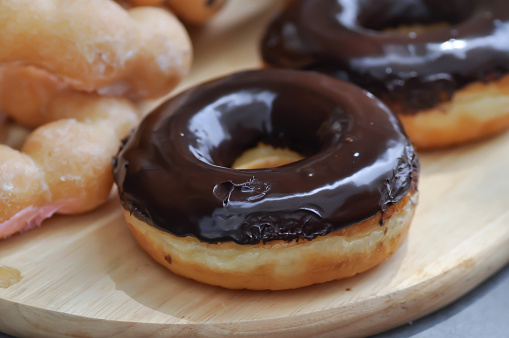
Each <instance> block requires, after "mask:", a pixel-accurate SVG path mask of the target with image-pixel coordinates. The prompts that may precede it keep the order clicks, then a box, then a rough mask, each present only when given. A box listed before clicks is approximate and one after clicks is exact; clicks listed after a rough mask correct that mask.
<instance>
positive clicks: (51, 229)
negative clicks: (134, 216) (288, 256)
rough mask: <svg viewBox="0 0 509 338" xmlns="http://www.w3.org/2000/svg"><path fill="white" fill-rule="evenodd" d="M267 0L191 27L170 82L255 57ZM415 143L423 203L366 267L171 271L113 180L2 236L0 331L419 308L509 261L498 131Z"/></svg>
mask: <svg viewBox="0 0 509 338" xmlns="http://www.w3.org/2000/svg"><path fill="white" fill-rule="evenodd" d="M277 7H278V5H277V4H276V3H275V2H274V1H272V0H264V1H261V0H259V1H248V0H235V1H230V3H229V5H228V7H227V8H226V9H225V11H224V12H222V13H221V14H220V15H219V16H217V17H216V18H215V19H214V20H213V21H212V23H211V25H210V26H208V27H207V28H203V29H195V30H193V31H192V35H193V38H194V39H195V53H196V58H195V60H196V61H195V64H194V68H193V72H192V74H191V76H190V77H189V78H188V79H187V80H186V81H185V83H184V84H183V85H182V86H181V87H180V89H179V90H181V89H183V88H186V87H188V86H190V85H192V84H195V83H198V82H201V81H203V80H206V79H210V78H213V77H216V76H219V75H222V74H226V73H229V72H232V71H236V70H240V69H247V68H256V67H258V66H259V65H260V60H259V57H258V52H257V49H258V40H259V38H260V36H261V33H262V31H263V27H264V26H265V25H266V23H267V21H268V20H269V19H270V18H271V16H272V15H273V14H274V12H275V11H276V10H277ZM154 104H155V103H150V104H147V105H146V107H145V108H146V109H148V108H150V107H152V106H153V105H154ZM420 155H421V156H420V158H421V164H422V171H421V180H420V185H419V189H420V204H419V206H418V209H417V214H416V216H415V219H414V222H413V224H412V228H411V230H410V234H409V237H408V239H407V241H406V242H405V244H404V245H403V247H402V248H401V249H400V250H399V251H398V252H397V253H396V254H395V255H394V256H393V258H392V259H391V260H389V261H386V262H384V263H383V264H381V265H380V266H378V267H376V268H375V269H373V270H371V271H368V272H366V273H363V274H361V275H358V276H356V277H354V278H351V279H347V280H342V281H335V282H329V283H325V284H321V285H315V286H311V287H307V288H302V289H298V290H291V291H278V292H269V291H262V292H260V291H231V290H225V289H222V288H219V287H212V286H207V285H202V284H199V283H197V282H194V281H191V280H187V279H184V278H181V277H178V276H175V275H173V274H172V273H170V272H169V271H167V270H166V269H164V268H162V267H160V266H159V265H158V264H157V263H155V262H153V261H152V260H151V259H150V258H149V257H148V256H147V255H146V254H145V253H144V252H143V251H142V250H141V249H140V248H139V247H138V246H137V244H136V242H135V240H134V239H133V238H132V236H131V234H130V232H129V230H128V229H127V227H126V224H125V222H124V219H123V216H122V211H121V208H120V205H119V203H118V202H117V199H116V195H115V193H114V192H113V193H112V197H111V199H110V201H109V202H108V203H107V204H106V205H104V206H102V207H101V208H99V209H98V210H96V211H94V212H91V213H88V214H84V215H80V216H56V217H54V218H52V219H50V220H48V221H46V222H45V223H44V224H43V226H42V227H41V228H39V229H35V230H32V231H29V232H27V233H23V234H20V235H16V236H13V237H12V238H10V239H7V240H4V241H2V242H0V266H4V267H10V268H14V269H16V270H19V271H20V274H21V279H20V280H19V282H17V283H14V284H13V285H11V286H10V287H8V288H0V331H2V332H5V333H9V334H12V335H16V336H41V337H46V336H94V337H96V336H97V337H99V336H105V337H112V336H128V335H131V336H150V335H163V334H164V335H185V336H207V337H209V336H217V335H226V334H238V335H265V336H274V337H276V336H277V337H285V336H287V337H289V336H292V337H295V336H306V335H313V336H316V335H324V336H335V337H337V336H364V335H368V334H373V333H376V332H381V331H384V330H387V329H389V328H392V327H395V326H398V325H400V324H403V323H405V322H407V321H410V320H414V319H416V318H418V317H421V316H424V315H426V314H427V313H429V312H431V311H433V310H435V309H437V308H439V307H441V306H444V305H446V304H447V303H449V302H451V301H453V300H454V299H456V298H458V297H460V296H461V295H463V294H464V293H466V292H467V291H469V290H470V289H471V288H473V287H474V286H476V285H478V284H479V283H480V282H481V281H483V280H484V279H486V278H487V277H489V276H490V275H491V274H493V273H494V272H495V271H497V270H498V269H499V268H500V267H502V266H503V265H504V264H505V263H507V262H508V261H509V193H508V192H509V178H508V173H509V156H508V155H509V133H504V134H502V135H499V136H497V137H494V138H491V139H489V140H486V141H483V142H480V143H476V144H471V145H467V146H463V147H459V148H454V149H448V150H446V151H440V152H433V153H425V154H420ZM10 271H12V270H10ZM0 278H2V277H1V273H0Z"/></svg>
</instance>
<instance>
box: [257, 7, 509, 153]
mask: <svg viewBox="0 0 509 338" xmlns="http://www.w3.org/2000/svg"><path fill="white" fill-rule="evenodd" d="M416 24H417V25H422V26H421V27H415V26H414V27H412V25H416ZM405 26H406V29H405ZM426 26H428V27H426ZM508 41H509V2H508V1H505V0H454V1H441V0H401V1H392V0H313V1H309V0H296V1H294V2H292V3H291V4H290V5H289V7H288V8H287V9H286V10H285V11H284V12H283V13H282V14H281V15H280V16H279V17H278V18H276V19H275V20H274V21H273V22H272V23H271V25H270V26H269V27H268V29H267V32H266V34H265V36H264V38H263V41H262V56H263V59H264V60H265V62H266V63H267V64H268V65H271V66H276V67H283V68H300V69H308V70H316V71H320V72H324V73H327V74H330V75H333V76H334V77H337V78H339V79H343V80H346V81H350V82H353V83H355V84H357V85H359V86H361V87H362V88H364V89H366V90H368V91H370V92H372V93H373V94H375V95H376V96H377V97H378V98H379V99H381V100H382V101H383V102H384V103H385V104H387V105H388V106H389V107H390V108H391V109H392V110H393V111H394V112H396V113H398V114H400V115H402V116H403V117H408V116H410V115H415V114H418V113H421V112H422V111H426V110H428V109H431V108H436V107H437V105H440V104H444V103H447V102H450V101H451V99H452V98H453V96H454V94H455V93H457V91H458V90H460V89H462V88H464V87H465V86H467V85H469V84H472V83H474V82H480V83H481V84H486V83H491V82H493V81H497V80H499V79H501V78H502V77H504V76H506V75H507V73H508V72H509V44H508ZM506 82H509V79H506V80H505V81H504V86H509V84H507V83H506ZM508 90H509V89H506V91H505V92H504V94H505V95H506V96H507V95H508V94H509V91H508ZM446 108H448V107H446ZM446 108H444V107H440V109H441V111H442V114H443V113H444V111H445V110H447V109H446ZM487 110H491V108H487ZM506 112H507V113H509V109H507V110H506ZM505 120H507V119H505ZM505 120H504V122H503V124H507V123H506V122H507V121H505ZM403 122H404V124H405V127H406V123H405V122H406V121H405V120H403ZM499 122H500V121H499ZM499 124H500V123H499ZM462 127H465V126H462ZM411 131H412V132H410V131H409V134H410V136H411V137H412V136H413V135H412V134H413V130H411ZM475 137H476V136H472V137H470V138H475ZM414 141H416V140H415V139H414ZM462 141H463V140H459V141H458V142H462ZM458 142H454V141H452V142H449V141H447V142H445V143H448V144H453V143H458ZM416 143H417V146H418V147H420V143H421V142H420V139H417V142H416ZM436 145H438V146H440V142H437V144H436ZM446 145H447V144H446ZM424 146H425V147H426V146H427V145H426V144H424ZM430 146H433V144H431V145H430Z"/></svg>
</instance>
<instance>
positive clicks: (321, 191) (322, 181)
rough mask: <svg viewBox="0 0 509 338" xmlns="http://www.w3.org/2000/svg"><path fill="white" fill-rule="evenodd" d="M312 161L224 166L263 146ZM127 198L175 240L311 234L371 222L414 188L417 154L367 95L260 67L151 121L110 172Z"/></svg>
mask: <svg viewBox="0 0 509 338" xmlns="http://www.w3.org/2000/svg"><path fill="white" fill-rule="evenodd" d="M260 141H263V142H265V143H269V144H272V145H274V146H285V147H289V148H291V149H293V150H296V151H298V152H300V153H301V154H303V155H305V156H306V158H305V159H303V160H300V161H297V162H294V163H291V164H287V165H284V166H281V167H275V168H267V169H256V170H236V169H232V168H230V167H229V166H231V164H232V163H233V162H234V160H235V159H236V158H237V157H238V156H239V155H240V154H241V153H242V152H243V151H244V150H246V149H248V148H250V147H253V146H255V145H256V144H257V143H258V142H260ZM114 175H115V182H116V184H117V185H118V188H119V194H120V199H121V201H122V203H123V205H124V207H125V208H126V209H127V210H130V211H131V212H132V213H133V214H134V215H135V216H136V217H137V218H139V219H140V220H142V221H145V222H147V223H148V224H150V225H152V226H155V227H157V228H159V229H161V230H164V231H167V232H169V233H172V234H174V235H176V236H187V235H191V236H195V237H197V238H199V239H200V240H202V241H205V242H209V243H216V242H222V241H234V242H236V243H240V244H254V243H258V242H260V241H272V240H287V241H291V240H293V239H301V238H305V239H312V238H315V237H316V236H319V235H325V234H328V233H330V232H331V231H334V230H337V229H341V228H343V227H347V226H350V225H353V224H355V223H358V222H360V221H363V220H365V219H368V218H370V217H372V216H373V215H375V214H377V213H378V212H380V211H384V210H385V208H386V207H387V205H390V204H394V203H396V202H397V201H399V200H400V199H401V198H402V197H403V196H404V195H405V194H406V193H407V192H408V191H409V189H412V188H415V184H416V179H417V159H416V156H415V153H414V149H413V147H412V145H411V144H410V143H409V141H408V140H407V138H406V135H405V134H404V132H403V131H402V128H401V126H400V124H399V121H398V120H397V119H396V118H395V117H394V116H393V115H392V113H390V112H389V111H388V110H387V108H386V107H385V106H383V105H382V104H381V103H380V102H379V101H378V100H376V99H374V98H373V97H372V96H371V95H368V94H366V92H364V91H362V90H360V89H359V88H357V87H355V86H353V85H350V84H348V83H345V82H342V81H338V80H336V79H333V78H331V77H328V76H324V75H320V74H318V73H313V72H300V71H289V70H262V71H252V72H245V73H238V74H235V75H232V76H229V77H226V78H223V79H219V80H215V81H212V82H209V83H206V84H203V85H201V86H198V87H196V88H194V89H191V90H189V91H187V92H185V93H183V94H181V95H178V96H177V97H175V98H173V99H171V100H170V101H167V102H166V103H164V104H163V105H161V106H160V107H159V108H157V109H156V110H155V111H154V112H152V113H151V114H150V115H148V116H147V117H146V118H145V119H144V121H143V122H142V123H141V125H140V126H139V128H138V129H137V130H136V131H135V133H134V134H133V135H132V136H131V138H130V139H129V140H128V142H127V143H126V144H125V145H124V146H123V148H122V149H121V151H120V152H119V154H118V156H117V158H116V160H115V165H114Z"/></svg>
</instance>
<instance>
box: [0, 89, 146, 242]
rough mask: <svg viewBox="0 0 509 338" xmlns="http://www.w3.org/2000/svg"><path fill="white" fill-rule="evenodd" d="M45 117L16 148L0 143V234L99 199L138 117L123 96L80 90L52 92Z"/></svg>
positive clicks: (83, 209) (85, 208)
mask: <svg viewBox="0 0 509 338" xmlns="http://www.w3.org/2000/svg"><path fill="white" fill-rule="evenodd" d="M47 119H48V120H47V121H46V122H47V123H45V124H44V125H42V126H40V127H39V128H37V129H35V130H34V131H33V132H32V133H31V134H30V135H29V136H28V138H27V139H26V141H25V142H24V144H23V146H22V148H21V150H20V151H18V150H15V149H13V148H11V147H9V146H6V145H2V144H0V239H3V238H6V237H9V236H11V235H13V234H15V233H17V232H20V231H26V230H29V229H31V228H33V227H36V226H38V225H40V224H41V222H42V221H43V220H44V219H46V218H48V217H51V215H53V214H55V213H61V214H75V213H82V212H86V211H89V210H92V209H94V208H96V207H98V206H99V205H101V204H102V203H104V202H105V201H106V200H107V198H108V195H109V194H110V191H111V187H112V184H113V177H112V175H111V167H112V164H111V158H112V156H113V155H114V154H115V153H116V152H117V150H118V146H119V143H120V141H119V140H120V139H121V138H123V137H125V136H126V135H127V134H128V133H129V130H130V129H131V128H133V127H134V126H135V124H136V123H137V122H138V116H137V112H136V107H135V106H134V105H133V104H132V103H131V102H130V101H128V100H127V99H123V98H108V97H101V96H98V95H96V94H83V93H82V94H78V93H74V94H72V95H71V94H69V95H65V96H63V97H59V98H57V99H56V100H55V101H54V102H53V103H52V105H51V108H50V110H49V111H48V116H47Z"/></svg>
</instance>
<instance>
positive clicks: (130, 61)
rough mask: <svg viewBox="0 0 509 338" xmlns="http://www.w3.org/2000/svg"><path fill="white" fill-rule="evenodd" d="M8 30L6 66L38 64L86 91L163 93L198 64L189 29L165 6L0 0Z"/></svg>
mask: <svg viewBox="0 0 509 338" xmlns="http://www.w3.org/2000/svg"><path fill="white" fill-rule="evenodd" d="M0 31H1V32H2V34H0V64H16V65H25V66H33V67H36V68H39V69H41V70H44V71H46V72H48V73H50V74H52V75H53V76H56V77H58V78H59V79H60V80H61V81H62V82H64V83H65V84H67V85H69V86H71V87H72V88H74V89H79V90H82V91H88V92H93V91H95V92H98V93H100V94H106V95H114V96H119V95H125V96H129V97H131V98H134V99H147V98H158V97H161V96H164V95H166V94H168V93H169V92H170V91H171V90H172V89H173V88H174V87H175V86H176V85H177V84H178V82H179V81H180V80H181V79H182V77H183V76H185V75H186V74H187V72H188V70H189V68H190V63H191V56H192V55H191V54H192V51H191V43H190V41H189V37H188V35H187V32H186V31H185V29H184V27H183V26H182V24H181V23H180V22H179V21H178V20H177V19H176V18H175V17H174V16H173V15H172V14H171V13H169V12H168V11H166V10H164V9H161V8H155V7H136V8H133V9H130V10H127V11H126V10H125V9H123V8H122V7H121V6H119V5H118V4H116V3H115V2H113V1H104V0H90V1H83V2H79V1H70V2H69V1H61V0H53V1H50V2H48V1H47V0H6V1H2V2H1V3H0Z"/></svg>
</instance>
